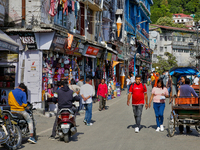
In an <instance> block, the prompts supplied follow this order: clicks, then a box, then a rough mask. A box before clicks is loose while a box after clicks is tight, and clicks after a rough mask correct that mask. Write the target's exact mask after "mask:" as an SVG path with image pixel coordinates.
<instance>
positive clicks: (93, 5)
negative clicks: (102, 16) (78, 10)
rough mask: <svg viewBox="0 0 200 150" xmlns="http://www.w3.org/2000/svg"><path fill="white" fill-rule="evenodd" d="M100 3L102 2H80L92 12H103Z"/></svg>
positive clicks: (82, 0)
mask: <svg viewBox="0 0 200 150" xmlns="http://www.w3.org/2000/svg"><path fill="white" fill-rule="evenodd" d="M101 1H102V0H81V2H82V3H83V4H85V5H86V6H88V7H89V8H90V9H92V10H93V11H103V8H101Z"/></svg>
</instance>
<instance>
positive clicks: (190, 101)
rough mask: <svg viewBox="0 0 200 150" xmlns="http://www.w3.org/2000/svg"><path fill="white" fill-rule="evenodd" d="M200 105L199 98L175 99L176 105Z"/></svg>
mask: <svg viewBox="0 0 200 150" xmlns="http://www.w3.org/2000/svg"><path fill="white" fill-rule="evenodd" d="M198 103H199V98H197V97H188V98H180V97H179V98H175V104H176V105H184V104H198Z"/></svg>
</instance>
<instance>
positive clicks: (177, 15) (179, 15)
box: [173, 13, 193, 19]
mask: <svg viewBox="0 0 200 150" xmlns="http://www.w3.org/2000/svg"><path fill="white" fill-rule="evenodd" d="M173 16H175V17H181V18H191V19H193V18H192V17H191V16H190V15H186V14H183V13H180V14H173Z"/></svg>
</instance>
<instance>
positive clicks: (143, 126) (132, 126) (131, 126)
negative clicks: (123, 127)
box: [127, 124, 147, 129]
mask: <svg viewBox="0 0 200 150" xmlns="http://www.w3.org/2000/svg"><path fill="white" fill-rule="evenodd" d="M129 128H136V124H135V125H129V126H127V129H129ZM142 128H147V127H146V126H145V125H141V126H140V129H142Z"/></svg>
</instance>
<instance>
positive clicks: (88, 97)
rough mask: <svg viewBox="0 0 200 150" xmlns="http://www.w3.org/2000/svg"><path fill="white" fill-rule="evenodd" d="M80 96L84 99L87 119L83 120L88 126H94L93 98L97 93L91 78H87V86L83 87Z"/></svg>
mask: <svg viewBox="0 0 200 150" xmlns="http://www.w3.org/2000/svg"><path fill="white" fill-rule="evenodd" d="M80 95H81V97H82V103H83V104H84V106H85V119H84V120H83V122H84V123H85V124H86V125H87V126H91V125H93V124H92V123H91V119H92V96H94V95H95V91H94V88H93V86H92V85H91V79H90V78H87V79H86V84H84V85H83V86H81V90H80Z"/></svg>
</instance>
